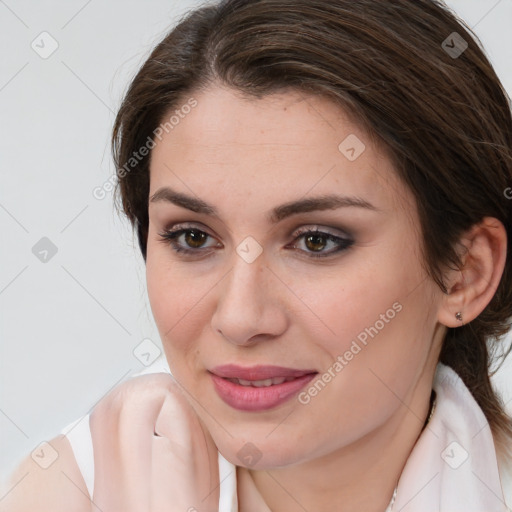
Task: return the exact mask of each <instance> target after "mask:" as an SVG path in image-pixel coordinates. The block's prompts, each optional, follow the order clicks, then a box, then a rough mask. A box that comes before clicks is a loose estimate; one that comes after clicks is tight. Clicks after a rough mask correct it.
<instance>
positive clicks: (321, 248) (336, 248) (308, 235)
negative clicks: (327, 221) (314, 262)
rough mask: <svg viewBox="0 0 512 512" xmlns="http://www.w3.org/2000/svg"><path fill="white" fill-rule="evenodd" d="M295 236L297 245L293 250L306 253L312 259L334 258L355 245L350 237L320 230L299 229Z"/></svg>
mask: <svg viewBox="0 0 512 512" xmlns="http://www.w3.org/2000/svg"><path fill="white" fill-rule="evenodd" d="M294 235H295V240H294V242H296V243H295V245H293V248H294V249H299V250H300V251H301V252H304V253H306V255H307V256H309V257H310V258H326V257H329V256H333V255H335V254H336V253H338V252H341V251H344V250H346V249H349V248H350V246H351V245H353V244H354V240H353V239H352V238H350V237H349V236H345V237H340V236H336V235H334V234H332V233H328V232H324V231H320V230H319V229H299V230H298V231H297V232H296V233H294ZM301 246H302V247H301ZM326 248H327V250H325V249H326Z"/></svg>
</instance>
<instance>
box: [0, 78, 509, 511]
mask: <svg viewBox="0 0 512 512" xmlns="http://www.w3.org/2000/svg"><path fill="white" fill-rule="evenodd" d="M194 97H195V98H196V99H197V101H198V104H197V106H196V107H195V108H194V109H192V110H191V112H190V114H188V115H187V116H186V117H185V118H184V119H182V120H181V121H180V123H179V124H178V125H176V126H174V128H173V130H172V131H169V133H167V134H165V135H164V136H163V138H162V140H161V141H159V142H158V143H157V145H156V147H155V148H154V150H153V153H152V156H151V169H150V197H153V195H154V194H155V192H157V191H158V190H159V189H161V188H162V187H172V188H173V189H174V190H176V191H179V192H181V193H185V194H188V195H191V196H193V197H195V198H201V199H202V200H203V201H205V202H207V203H209V204H210V205H212V206H214V207H215V208H216V209H217V210H218V217H213V216H211V215H207V214H204V213H197V212H192V211H190V210H188V209H185V208H183V207H179V206H176V205H175V204H171V203H170V202H168V201H164V200H161V201H151V202H150V204H149V218H150V223H149V235H148V252H147V266H146V269H147V283H148V293H149V298H150V302H151V307H152V310H153V314H154V317H155V320H156V323H157V326H158V329H159V331H160V335H161V338H162V342H163V345H164V349H165V353H166V356H167V360H168V362H169V366H170V369H171V371H172V373H173V377H174V378H173V377H171V376H170V375H167V374H165V373H162V374H156V375H146V376H141V377H137V378H134V379H130V380H129V381H127V382H125V383H123V384H121V385H119V386H117V387H116V388H114V389H113V390H112V391H110V392H109V393H108V394H107V395H106V396H105V397H104V398H103V399H102V400H101V401H100V402H99V404H98V405H97V406H96V407H95V409H94V411H93V412H92V414H91V418H90V427H91V435H92V441H93V446H94V452H95V457H94V464H95V487H94V497H93V501H91V500H89V499H88V498H87V489H86V485H85V482H84V480H83V478H82V475H81V473H80V470H79V468H78V466H77V463H76V460H75V458H74V455H73V452H72V450H71V446H70V444H69V442H68V440H67V439H66V437H64V436H58V437H56V438H54V439H53V440H51V441H50V444H51V445H52V447H53V448H54V450H55V451H57V453H58V458H57V460H56V461H55V463H54V464H53V465H52V466H50V467H49V468H48V469H41V468H40V467H39V466H38V465H37V464H35V462H34V460H32V458H31V457H30V456H27V458H26V459H25V460H24V461H22V463H21V464H20V465H19V467H18V468H17V469H16V470H15V472H14V473H13V475H12V476H11V479H10V482H9V484H8V485H7V486H6V490H5V491H3V492H2V496H3V498H2V500H1V501H0V511H1V512H4V511H5V512H21V511H26V510H34V511H39V512H43V511H44V512H46V511H52V512H61V511H62V512H64V511H66V512H67V511H69V510H74V511H76V512H89V511H91V510H98V506H100V507H101V509H102V510H103V511H104V512H120V511H123V512H131V511H133V512H135V511H137V512H139V511H140V510H146V511H147V512H160V511H163V510H165V511H167V512H169V511H173V512H174V511H176V512H177V511H180V512H181V511H183V510H188V511H189V512H192V511H195V510H201V511H208V512H210V511H216V510H217V509H218V506H217V505H218V491H219V475H218V471H217V450H219V451H220V452H221V453H222V455H223V456H224V457H225V458H227V459H228V460H229V461H230V462H232V463H233V464H235V465H237V466H238V468H237V479H238V500H239V509H240V510H241V511H244V512H247V511H251V512H256V511H257V512H263V511H268V510H273V511H274V512H277V511H284V510H286V511H287V512H295V511H298V510H300V511H303V510H315V511H318V512H323V511H328V510H343V511H344V512H356V511H358V512H359V511H360V510H365V511H368V512H381V511H383V510H385V508H386V506H387V504H388V503H389V501H390V499H391V495H392V492H393V489H394V487H395V485H396V483H397V481H398V478H399V476H400V473H401V471H402V469H403V466H404V464H405V462H406V460H407V458H408V456H409V454H410V452H411V450H412V448H413V447H414V443H415V442H416V440H417V438H418V436H419V435H420V434H421V431H422V428H423V426H424V423H425V419H426V417H427V414H428V409H429V398H430V392H431V387H432V380H433V376H434V371H435V367H436V363H437V360H438V355H439V349H440V346H441V342H442V339H443V336H444V334H445V332H446V327H457V326H459V325H460V322H459V321H458V320H456V318H455V313H456V312H462V313H463V319H464V320H463V321H464V322H470V321H471V320H473V319H474V318H476V317H477V316H478V315H479V314H480V313H481V312H482V311H483V309H484V308H485V307H486V305H487V304H488V303H489V302H490V300H491V299H492V297H493V295H494V294H495V292H496V289H497V287H498V284H499V282H500V279H501V276H502V274H503V270H504V266H505V258H506V252H507V236H506V232H505V228H504V227H503V225H502V224H501V223H500V222H499V221H498V220H496V219H494V218H489V217H486V218H484V219H483V220H482V221H481V222H480V223H479V224H477V225H475V226H473V227H472V228H471V229H470V230H469V231H468V232H467V233H465V234H464V235H463V237H462V238H461V240H460V242H461V244H460V248H461V255H462V266H461V268H460V269H459V270H451V271H449V272H448V271H447V272H446V274H445V283H446V285H447V289H448V293H446V294H443V293H442V292H441V291H440V290H439V288H438V287H437V286H436V285H435V284H434V283H433V282H432V280H431V279H430V278H429V277H428V276H427V275H426V274H425V271H424V269H423V265H422V264H421V261H422V260H421V250H420V240H421V237H420V234H419V221H418V217H417V214H416V208H415V202H414V200H413V197H412V196H411V194H410V192H409V191H408V190H407V189H406V188H404V186H403V185H402V184H401V183H400V182H399V181H398V180H397V178H396V176H395V173H394V170H393V167H392V165H391V163H390V160H389V159H388V158H387V156H386V154H385V152H384V151H382V148H379V147H378V146H377V145H375V144H374V143H373V142H372V140H371V138H370V137H369V136H368V135H367V134H365V133H364V131H362V130H361V128H360V127H359V126H358V124H357V123H356V122H354V120H353V119H352V120H351V119H350V118H349V116H348V115H347V114H346V113H345V112H343V111H342V110H341V109H339V108H337V107H335V106H334V105H333V104H331V103H330V102H329V101H328V100H326V99H322V98H319V97H309V96H303V95H301V94H298V93H296V92H291V91H290V92H286V93H282V94H279V95H272V96H267V97H264V98H262V99H259V100H255V99H250V100H249V99H244V98H242V97H241V96H239V95H238V94H236V93H234V92H233V91H231V90H228V89H223V88H221V87H219V86H212V87H210V88H209V89H208V90H205V91H202V92H200V93H197V94H194ZM349 134H355V135H356V136H357V137H358V138H359V139H360V140H361V141H363V142H364V144H365V146H366V148H365V150H364V152H362V154H361V155H360V156H359V157H358V158H357V159H356V160H354V161H349V160H348V159H347V158H345V156H344V155H343V154H342V153H341V152H340V151H339V150H338V145H339V144H340V142H341V141H343V140H345V138H346V137H347V135H349ZM332 193H337V194H344V195H347V196H357V197H358V198H360V199H364V200H365V201H367V202H368V203H371V204H372V205H373V207H374V208H373V209H367V208H366V209H365V208H360V207H354V206H350V207H343V208H338V209H330V210H324V211H310V212H307V213H301V214H297V215H294V216H292V217H289V218H286V219H282V220H281V221H280V222H277V223H276V224H270V223H269V221H268V218H267V217H268V213H269V211H270V210H271V209H272V208H274V207H277V206H279V205H282V204H283V203H287V202H290V201H295V200H298V199H303V198H308V199H310V198H312V197H316V196H320V195H324V194H332ZM185 222H186V223H187V227H188V228H192V227H195V228H196V229H198V230H201V231H203V232H205V233H207V235H209V236H208V237H205V238H204V239H203V238H201V237H197V233H196V237H195V238H194V237H191V236H190V235H191V233H190V232H189V233H188V234H187V235H182V236H181V237H180V238H179V239H177V243H178V244H179V245H181V246H182V247H183V248H189V249H193V250H196V251H197V250H198V249H197V248H198V247H200V248H203V246H205V247H206V249H203V250H204V251H205V252H202V253H200V255H197V256H196V255H192V256H184V255H183V253H176V252H174V251H173V250H172V247H171V246H170V245H169V241H168V240H165V241H164V240H162V237H161V234H162V233H163V232H164V231H165V230H168V229H174V228H175V226H176V224H178V223H181V224H183V223H185ZM316 227H318V229H319V230H320V231H328V232H331V233H332V234H334V235H337V236H340V237H344V238H347V237H351V240H352V241H353V243H352V245H350V246H348V248H346V249H345V250H343V251H341V252H337V253H335V254H333V255H332V256H330V257H326V258H325V259H320V258H316V259H315V258H313V257H312V256H311V255H310V254H312V253H313V254H314V253H315V251H320V252H332V251H333V250H334V249H335V248H336V247H338V245H337V244H336V243H334V242H331V241H329V240H328V239H322V238H321V239H314V238H313V239H310V240H309V242H307V241H306V240H307V237H304V236H303V237H301V238H298V237H297V233H296V231H297V229H298V228H305V231H309V230H310V229H314V228H316ZM248 236H251V237H253V238H254V239H255V240H256V241H257V242H258V244H259V245H260V247H261V249H262V253H261V254H260V255H259V256H258V257H257V258H256V259H255V260H254V261H253V262H252V263H248V262H247V261H246V260H245V259H243V258H242V257H241V256H239V254H238V253H237V252H236V248H237V246H238V245H239V244H240V243H241V242H242V241H243V240H245V238H246V237H248ZM198 240H199V242H198ZM322 242H323V243H324V244H327V245H325V246H324V245H323V244H322ZM188 244H190V245H188ZM244 247H245V246H244V244H242V248H244ZM208 254H209V256H207V255H208ZM394 304H395V305H396V304H399V306H400V311H399V312H397V313H396V314H395V315H394V317H393V318H392V319H391V320H390V319H389V316H388V317H387V321H385V320H386V318H384V320H383V316H382V315H387V311H389V310H390V309H392V308H393V305H394ZM395 311H396V310H395ZM379 320H380V321H381V325H382V327H379V331H378V333H377V335H374V337H373V338H370V339H369V340H368V343H367V344H366V345H365V346H363V348H362V349H361V350H360V351H358V352H357V354H356V355H354V356H353V357H352V359H351V360H350V361H347V358H346V357H345V361H346V364H345V365H344V366H343V367H342V370H341V371H339V372H337V373H336V374H335V377H334V378H332V379H331V381H330V382H329V383H328V384H327V385H326V386H325V387H323V389H322V390H321V392H319V393H318V394H317V395H316V396H314V397H312V398H311V400H310V401H309V402H308V403H307V404H304V403H300V402H299V401H298V400H296V399H295V398H293V399H291V400H289V401H287V402H286V403H284V404H282V405H280V406H278V407H275V408H273V409H271V410H267V411H264V412H248V411H244V412H242V411H238V410H235V409H232V408H231V407H229V406H228V405H227V404H225V403H224V402H223V401H222V400H221V399H220V398H219V397H218V395H217V394H216V392H215V391H214V388H213V385H212V382H211V378H210V375H209V373H208V371H207V370H208V369H211V368H213V367H214V366H216V365H220V364H226V363H235V364H239V365H241V366H252V365H257V364H273V365H280V366H286V367H291V368H299V369H316V370H317V371H318V372H319V375H320V374H322V373H324V372H328V371H329V368H331V369H332V368H333V364H334V362H335V361H336V360H337V359H338V356H340V355H341V356H345V352H346V351H347V350H348V349H349V347H350V346H351V345H352V342H353V341H354V340H355V339H357V336H358V335H360V334H361V333H362V332H364V331H365V329H366V328H369V327H371V326H375V325H377V321H379ZM331 371H332V370H331ZM427 428H428V427H427ZM247 442H250V443H252V444H253V445H254V446H255V447H256V450H257V451H258V453H259V454H260V455H261V457H260V458H259V460H258V461H257V462H256V463H255V464H252V465H250V466H248V465H247V463H245V462H244V460H242V459H241V458H239V457H238V455H237V454H238V451H239V450H240V449H241V448H243V447H244V446H245V445H246V443H247ZM253 451H254V448H253ZM368 489H371V492H369V491H368ZM191 507H192V508H191Z"/></svg>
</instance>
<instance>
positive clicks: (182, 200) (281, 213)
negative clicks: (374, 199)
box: [149, 187, 378, 224]
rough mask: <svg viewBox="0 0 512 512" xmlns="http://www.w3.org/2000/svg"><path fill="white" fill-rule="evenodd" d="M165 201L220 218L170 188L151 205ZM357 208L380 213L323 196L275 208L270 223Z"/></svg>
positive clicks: (351, 199)
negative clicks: (300, 215) (298, 216)
mask: <svg viewBox="0 0 512 512" xmlns="http://www.w3.org/2000/svg"><path fill="white" fill-rule="evenodd" d="M160 201H165V202H168V203H172V204H175V205H176V206H181V207H182V208H186V209H187V210H191V211H193V212H196V213H203V214H205V215H211V216H214V217H218V218H219V212H218V210H217V208H215V206H212V205H210V204H208V203H206V202H205V201H203V200H201V199H198V198H197V197H192V196H189V195H187V194H183V193H182V192H177V191H176V190H173V189H171V188H170V187H162V188H159V189H158V190H157V191H156V192H155V193H154V194H153V195H152V196H151V197H150V198H149V202H150V203H158V202H160ZM351 206H352V207H357V208H365V209H368V210H373V211H378V208H376V207H375V206H373V205H372V204H371V203H369V202H368V201H365V200H364V199H362V198H359V197H356V196H339V195H332V194H331V195H322V196H318V197H311V198H308V199H299V200H297V201H290V202H288V203H284V204H282V205H280V206H276V207H275V208H273V209H272V210H271V212H270V214H269V217H268V221H269V222H270V223H271V224H276V223H277V222H280V221H281V220H283V219H285V218H287V217H291V216H292V215H297V214H299V213H307V212H313V211H319V210H320V211H321V210H334V209H337V208H342V207H351Z"/></svg>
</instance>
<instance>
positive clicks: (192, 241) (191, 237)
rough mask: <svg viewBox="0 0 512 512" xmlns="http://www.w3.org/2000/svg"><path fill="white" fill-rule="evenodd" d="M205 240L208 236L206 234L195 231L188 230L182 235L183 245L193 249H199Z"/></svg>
mask: <svg viewBox="0 0 512 512" xmlns="http://www.w3.org/2000/svg"><path fill="white" fill-rule="evenodd" d="M207 238H208V235H207V234H206V233H204V232H203V231H198V230H196V229H189V230H187V231H185V234H184V239H185V243H186V244H187V245H188V246H189V247H192V248H194V249H199V248H200V247H201V246H202V245H203V244H204V242H205V240H206V239H207Z"/></svg>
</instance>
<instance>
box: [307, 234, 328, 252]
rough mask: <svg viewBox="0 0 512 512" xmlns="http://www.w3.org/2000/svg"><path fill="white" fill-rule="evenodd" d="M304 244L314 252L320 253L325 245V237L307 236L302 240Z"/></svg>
mask: <svg viewBox="0 0 512 512" xmlns="http://www.w3.org/2000/svg"><path fill="white" fill-rule="evenodd" d="M304 243H305V244H306V247H307V248H308V249H310V250H312V251H314V252H318V251H321V250H322V249H324V248H325V246H326V245H327V241H326V237H325V236H323V235H309V236H308V237H306V238H305V239H304Z"/></svg>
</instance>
